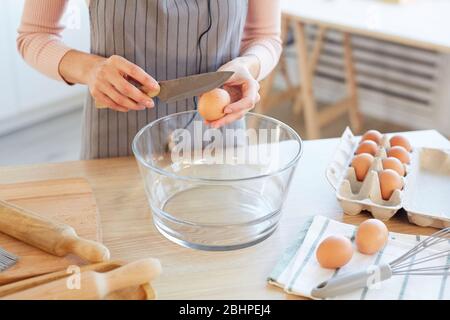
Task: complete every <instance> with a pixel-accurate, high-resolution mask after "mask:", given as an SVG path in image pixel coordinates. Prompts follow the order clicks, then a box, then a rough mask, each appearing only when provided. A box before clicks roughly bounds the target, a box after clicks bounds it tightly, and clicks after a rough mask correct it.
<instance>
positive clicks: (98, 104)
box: [95, 86, 161, 109]
mask: <svg viewBox="0 0 450 320" xmlns="http://www.w3.org/2000/svg"><path fill="white" fill-rule="evenodd" d="M139 90H141V91H142V92H143V93H145V94H146V95H148V96H149V97H150V98H154V97H156V96H158V94H159V92H160V91H161V87H160V89H158V90H157V91H152V92H149V91H147V90H146V89H145V87H144V86H141V87H139ZM95 107H96V108H97V109H107V108H108V106H104V105H101V104H100V103H99V102H97V100H95Z"/></svg>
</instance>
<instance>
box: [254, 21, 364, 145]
mask: <svg viewBox="0 0 450 320" xmlns="http://www.w3.org/2000/svg"><path fill="white" fill-rule="evenodd" d="M289 25H290V26H291V28H292V30H293V32H294V38H295V48H296V51H297V59H298V72H299V75H300V83H301V87H295V86H293V85H292V83H291V82H290V80H289V76H288V74H287V68H286V62H285V58H284V57H282V58H281V59H280V62H279V63H278V65H277V67H276V68H275V69H274V71H273V72H272V73H271V74H270V75H269V76H268V77H267V79H266V80H264V82H263V83H262V84H261V91H260V95H261V101H260V104H259V106H258V108H257V111H259V112H264V111H266V110H267V109H268V107H269V106H270V105H271V104H272V103H271V101H276V102H277V103H280V102H282V101H284V100H286V99H293V111H294V113H295V114H300V113H301V112H302V111H303V113H304V118H305V127H306V138H307V139H318V138H320V129H321V128H322V127H324V126H326V125H328V124H330V123H331V122H332V121H333V120H335V119H336V118H338V117H339V116H341V115H342V114H343V113H346V112H348V114H349V119H350V126H351V128H352V130H353V131H354V132H359V131H360V129H361V125H362V124H361V121H362V120H361V115H360V113H359V107H358V92H357V85H356V75H355V69H354V61H353V55H352V46H351V37H350V34H349V33H344V34H343V48H344V56H343V58H344V62H345V63H344V65H345V82H346V88H347V89H346V90H347V95H346V97H345V98H343V99H341V100H340V101H338V102H336V103H333V104H331V105H327V106H324V108H323V110H321V111H319V110H318V109H317V104H316V100H315V97H314V90H313V80H314V73H315V71H316V67H317V64H318V61H319V57H320V53H321V51H322V47H323V40H324V37H325V34H326V31H327V29H326V28H325V27H319V30H318V33H317V36H316V39H315V43H314V46H313V49H312V52H311V54H309V53H308V45H307V37H306V33H305V24H304V23H303V22H300V21H296V20H291V19H290V18H289V17H287V16H285V15H283V19H282V32H281V34H282V39H283V43H284V42H285V41H286V39H287V33H288V29H289ZM278 72H281V74H282V75H283V77H284V78H285V81H286V84H287V90H285V91H283V92H280V93H278V94H276V95H271V94H270V91H271V89H272V86H273V82H274V80H275V77H276V75H277V73H278Z"/></svg>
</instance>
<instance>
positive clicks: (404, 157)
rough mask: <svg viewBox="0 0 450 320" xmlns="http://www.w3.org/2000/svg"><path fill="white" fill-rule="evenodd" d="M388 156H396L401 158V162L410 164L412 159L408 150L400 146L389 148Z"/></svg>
mask: <svg viewBox="0 0 450 320" xmlns="http://www.w3.org/2000/svg"><path fill="white" fill-rule="evenodd" d="M386 153H387V156H388V157H394V158H397V159H398V160H400V162H401V163H406V164H408V163H409V162H410V161H411V157H410V156H409V153H408V151H406V149H405V148H403V147H400V146H395V147H392V148H389V149H388V151H387V152H386Z"/></svg>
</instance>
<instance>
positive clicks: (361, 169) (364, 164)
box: [352, 153, 374, 181]
mask: <svg viewBox="0 0 450 320" xmlns="http://www.w3.org/2000/svg"><path fill="white" fill-rule="evenodd" d="M373 159H374V158H373V156H372V155H371V154H368V153H361V154H357V155H356V156H355V157H354V158H353V160H352V167H353V168H354V169H355V174H356V179H357V180H358V181H363V180H364V178H365V177H366V175H367V172H368V171H369V168H370V166H371V165H372V163H373Z"/></svg>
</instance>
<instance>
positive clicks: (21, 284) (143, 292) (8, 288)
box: [0, 261, 156, 300]
mask: <svg viewBox="0 0 450 320" xmlns="http://www.w3.org/2000/svg"><path fill="white" fill-rule="evenodd" d="M125 264H126V262H123V261H108V262H100V263H95V264H89V265H85V266H82V267H80V272H86V271H96V272H108V271H111V270H114V269H117V268H120V267H122V266H124V265H125ZM69 275H70V274H69V273H68V271H67V270H66V269H64V270H61V271H57V272H52V273H49V274H44V275H41V276H37V277H33V278H29V279H25V280H21V281H17V282H13V283H10V284H6V285H3V286H0V299H1V298H2V297H4V296H7V295H11V294H13V293H18V292H20V291H23V290H26V289H30V288H33V287H36V286H39V285H42V284H45V283H48V282H51V281H55V280H58V279H62V278H67V277H68V276H69ZM155 297H156V294H155V292H154V290H153V288H152V286H151V285H150V283H145V284H141V285H139V286H136V287H129V288H127V289H123V290H118V291H115V292H113V293H110V294H108V295H107V296H106V297H105V299H107V300H116V299H117V300H151V299H155Z"/></svg>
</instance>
